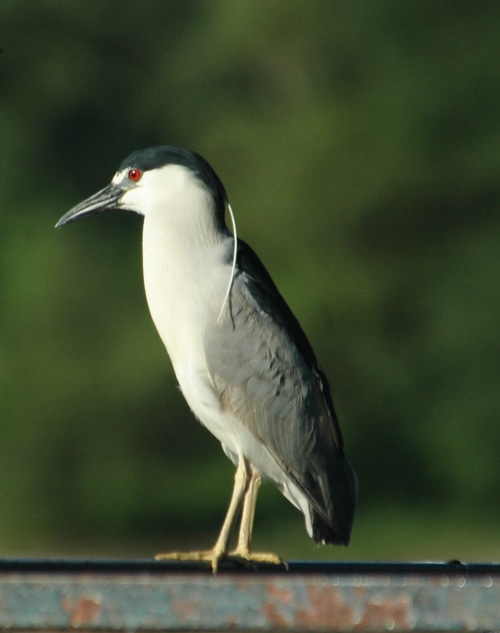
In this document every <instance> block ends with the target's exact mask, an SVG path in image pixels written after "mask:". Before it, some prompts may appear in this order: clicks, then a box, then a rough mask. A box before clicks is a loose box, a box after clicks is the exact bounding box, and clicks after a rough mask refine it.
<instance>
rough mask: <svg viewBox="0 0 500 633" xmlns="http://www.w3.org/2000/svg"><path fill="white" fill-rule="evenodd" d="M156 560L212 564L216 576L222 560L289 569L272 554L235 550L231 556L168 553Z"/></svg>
mask: <svg viewBox="0 0 500 633" xmlns="http://www.w3.org/2000/svg"><path fill="white" fill-rule="evenodd" d="M155 560H186V561H199V562H203V563H210V566H211V567H212V571H213V572H214V574H216V573H217V570H218V568H219V563H220V562H221V561H222V560H225V561H229V562H232V563H236V564H237V565H244V566H246V567H252V563H270V564H272V565H284V566H285V567H286V569H288V564H287V562H286V561H285V560H283V559H282V558H280V557H279V556H277V555H276V554H273V553H271V552H250V551H248V550H239V549H235V550H234V551H233V552H231V553H230V554H225V553H224V552H220V551H219V550H215V549H208V550H199V551H195V552H168V553H165V554H163V553H162V554H156V556H155Z"/></svg>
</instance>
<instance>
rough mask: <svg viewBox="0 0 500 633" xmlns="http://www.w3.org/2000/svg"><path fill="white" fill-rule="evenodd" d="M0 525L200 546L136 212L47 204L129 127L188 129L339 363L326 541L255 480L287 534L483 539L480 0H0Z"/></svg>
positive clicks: (497, 297) (494, 471)
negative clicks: (347, 508) (146, 286)
mask: <svg viewBox="0 0 500 633" xmlns="http://www.w3.org/2000/svg"><path fill="white" fill-rule="evenodd" d="M0 46H1V47H2V48H3V49H4V52H3V53H2V54H1V55H0V160H1V169H0V218H1V231H0V416H1V418H0V424H1V438H2V439H1V442H0V480H1V481H2V486H1V487H0V507H1V508H2V521H1V524H0V547H1V552H2V553H3V554H5V555H7V554H9V555H36V554H39V555H45V554H59V555H64V554H73V555H119V556H136V555H137V556H144V557H147V556H150V555H151V554H153V553H154V552H155V551H158V550H165V549H171V548H173V547H195V546H199V545H204V546H208V545H210V544H211V541H212V540H213V539H214V538H215V535H216V533H217V530H218V527H219V524H220V521H221V519H222V516H223V514H224V511H225V507H226V503H227V501H228V498H229V491H230V487H231V485H232V472H233V469H232V466H231V464H230V463H229V461H228V460H227V459H226V458H225V457H224V455H223V454H222V452H221V450H220V447H219V446H218V444H217V442H216V441H215V440H214V439H213V438H211V437H210V436H209V435H208V433H207V432H206V431H205V430H204V429H203V428H202V427H201V426H200V425H198V424H197V423H196V422H195V421H194V419H193V418H192V416H191V414H190V413H189V411H188V409H187V406H186V405H185V403H184V401H183V399H182V396H181V394H180V393H179V392H178V390H177V389H176V386H175V385H176V383H175V378H174V376H173V374H172V371H171V368H170V364H169V361H168V359H167V357H166V355H165V353H164V350H163V348H162V345H161V343H160V341H159V338H158V336H157V334H156V332H155V331H154V328H153V325H152V323H151V322H150V319H149V315H148V312H147V307H146V304H145V300H144V296H143V288H142V278H141V274H142V273H141V254H140V231H141V221H140V218H139V217H135V216H132V215H127V216H122V217H119V215H118V214H108V215H107V216H105V215H103V216H99V217H94V218H92V219H89V220H87V221H85V222H82V223H78V224H75V225H71V226H70V227H67V228H66V229H64V230H63V231H61V232H56V231H55V230H54V229H53V226H54V223H55V222H56V220H57V219H58V218H59V217H60V216H61V215H62V214H63V213H64V212H65V211H66V210H67V209H69V208H70V207H71V206H72V205H73V204H75V203H76V202H78V201H79V200H81V199H83V198H84V197H86V196H88V195H89V194H90V193H93V192H94V191H95V190H97V189H98V188H100V187H102V186H104V185H105V184H106V183H107V182H108V181H109V179H110V178H111V176H112V175H113V172H114V171H115V169H116V168H117V166H118V165H119V163H120V162H121V160H122V159H123V158H124V157H125V156H126V155H127V154H129V153H130V152H131V151H133V150H135V149H138V148H140V147H147V146H149V145H156V144H164V143H168V144H179V145H184V146H187V147H191V148H193V149H196V150H197V151H199V152H200V153H202V154H203V155H205V156H206V157H207V158H208V159H209V161H210V162H211V163H212V164H213V166H214V167H215V169H216V170H217V171H218V173H219V174H220V176H221V177H222V179H223V181H224V182H225V184H226V188H227V190H228V192H229V195H230V199H231V202H232V206H233V208H234V209H235V212H236V215H237V220H238V226H239V234H240V235H241V236H242V237H244V239H246V240H247V241H249V242H250V243H251V244H252V245H253V246H254V248H255V249H256V250H257V252H258V253H259V254H260V256H261V257H262V259H263V260H264V262H265V263H266V266H267V267H268V268H269V270H270V271H271V273H272V275H273V276H274V278H275V280H276V281H277V283H278V285H279V286H280V288H281V290H282V292H283V294H284V295H285V297H286V298H287V300H288V301H289V303H290V304H291V306H292V308H293V309H294V311H295V312H296V314H297V316H298V317H299V319H300V320H301V322H302V324H303V326H304V329H305V330H306V332H307V333H308V335H309V337H310V339H311V342H312V343H313V346H314V347H315V349H316V351H317V354H318V357H319V359H320V361H321V363H322V364H323V366H324V368H325V370H326V372H327V374H328V375H329V377H330V381H331V383H332V385H333V387H334V395H335V400H336V404H337V408H338V411H339V414H340V416H341V421H342V425H343V430H344V435H345V439H346V443H347V447H348V452H349V455H350V457H351V460H352V461H353V463H354V464H355V466H356V469H357V471H358V475H359V479H360V485H361V488H360V499H359V513H358V517H357V523H356V525H355V529H354V533H353V539H352V544H351V546H350V548H349V549H347V550H345V549H335V548H321V549H317V548H315V547H314V546H313V544H312V541H310V540H309V539H308V537H307V535H306V533H305V531H304V528H303V522H302V518H301V516H300V515H299V514H298V513H297V511H296V510H294V509H293V508H292V507H291V506H290V505H289V504H288V503H287V502H286V501H285V500H284V499H282V497H281V496H280V495H279V493H278V492H277V491H276V490H274V488H273V487H272V486H264V488H263V491H262V494H261V498H260V503H259V506H258V514H257V525H256V531H255V543H256V546H260V547H264V548H266V549H270V548H276V549H278V550H279V552H280V553H281V554H282V555H284V556H286V557H290V558H317V557H321V558H343V559H363V558H364V559H390V558H392V559H397V558H404V559H410V558H425V559H429V558H436V559H440V560H447V559H450V558H460V559H464V560H474V559H475V560H491V559H495V558H496V559H497V560H498V558H500V530H499V519H500V509H499V490H500V468H499V465H498V463H499V459H498V456H499V454H500V431H499V425H498V409H499V374H500V371H499V369H500V368H499V358H500V356H499V352H500V349H499V334H498V315H499V312H500V293H499V291H498V288H499V270H500V249H499V245H498V240H499V207H500V196H499V193H500V185H499V167H500V124H499V121H500V117H499V113H500V4H499V3H496V2H488V1H484V2H483V1H478V2H467V1H463V0H453V1H451V0H439V1H438V2H436V1H435V0H433V1H432V2H431V1H428V0H419V1H417V0H409V1H407V2H404V3H402V2H399V1H398V0H378V1H377V2H372V1H371V0H357V1H356V2H349V1H347V0H307V2H306V1H305V0H292V1H291V0H267V1H266V2H264V1H262V0H239V1H238V2H231V1H229V0H182V1H181V0H163V1H162V2H157V1H153V0H142V2H140V3H136V2H123V1H122V0H99V1H97V0H90V1H88V2H63V1H62V0H40V1H39V2H36V3H33V2H20V1H19V0H2V2H1V3H0Z"/></svg>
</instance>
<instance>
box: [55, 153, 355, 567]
mask: <svg viewBox="0 0 500 633" xmlns="http://www.w3.org/2000/svg"><path fill="white" fill-rule="evenodd" d="M106 209H118V210H123V211H133V212H135V213H139V214H141V215H143V216H144V230H143V265H144V285H145V288H146V297H147V301H148V305H149V309H150V312H151V316H152V318H153V321H154V323H155V325H156V328H157V330H158V333H159V335H160V337H161V339H162V341H163V343H164V344H165V347H166V348H167V352H168V354H169V356H170V358H171V360H172V364H173V367H174V370H175V374H176V376H177V380H178V381H179V384H180V387H181V389H182V393H183V394H184V397H185V398H186V400H187V402H188V404H189V406H190V407H191V409H192V410H193V412H194V414H195V415H196V417H197V418H198V419H199V420H200V421H201V422H202V424H204V425H205V426H206V427H207V429H208V430H209V431H210V432H211V433H212V434H213V435H215V437H216V438H217V439H218V440H219V441H220V442H221V444H222V448H223V449H224V452H225V453H226V455H227V456H228V457H229V458H230V459H231V460H232V461H233V462H234V464H235V465H236V466H237V468H236V475H235V482H234V489H233V493H232V497H231V502H230V504H229V508H228V511H227V514H226V517H225V520H224V523H223V525H222V529H221V532H220V534H219V537H218V539H217V542H216V543H215V545H214V547H213V549H211V550H208V551H199V552H186V553H178V552H174V553H171V554H159V555H158V557H157V558H160V559H170V560H172V559H174V560H204V561H208V562H210V564H211V565H212V569H213V570H214V571H215V570H216V569H217V566H218V563H219V561H220V560H222V559H228V558H230V559H234V560H239V561H246V562H259V561H261V562H262V561H264V562H271V563H279V562H280V558H279V557H278V556H276V555H275V554H270V553H256V552H252V551H251V536H252V526H253V518H254V512H255V504H256V499H257V492H258V489H259V485H260V481H261V476H264V477H266V478H268V479H270V480H271V481H272V482H274V483H275V484H276V486H277V487H278V488H279V489H280V490H281V492H282V493H283V494H284V496H285V497H286V498H287V499H288V500H289V501H290V502H291V503H292V504H293V505H294V506H296V507H297V508H298V509H299V510H301V512H302V513H303V515H304V517H305V523H306V529H307V532H308V534H309V535H310V536H311V537H312V538H313V539H314V540H315V541H316V542H317V543H335V544H338V545H347V544H348V543H349V538H350V534H351V528H352V523H353V518H354V511H355V506H356V491H357V483H356V475H355V473H354V470H353V469H352V467H351V464H350V463H349V460H348V459H347V457H346V455H345V453H344V446H343V441H342V435H341V431H340V427H339V423H338V420H337V416H336V414H335V409H334V406H333V401H332V396H331V392H330V387H329V385H328V381H327V379H326V376H325V374H324V373H323V371H322V369H321V367H320V366H319V364H318V362H317V360H316V357H315V355H314V352H313V350H312V348H311V345H310V344H309V341H308V340H307V338H306V335H305V334H304V332H303V331H302V328H301V327H300V325H299V323H298V321H297V319H296V318H295V317H294V315H293V314H292V312H291V310H290V308H289V307H288V305H287V304H286V303H285V301H284V299H283V298H282V296H281V295H280V293H279V292H278V289H277V288H276V286H275V285H274V282H273V281H272V279H271V277H270V276H269V273H268V272H267V270H266V269H265V268H264V266H263V264H262V263H261V262H260V260H259V258H258V257H257V255H256V254H255V253H254V252H253V250H252V249H251V248H250V247H249V246H248V245H247V244H245V242H243V241H241V240H239V239H237V237H236V227H235V224H234V216H233V214H232V211H231V207H230V206H229V204H228V199H227V195H226V191H225V189H224V186H223V184H222V182H221V181H220V179H219V178H218V176H217V175H216V173H215V172H214V170H213V169H212V168H211V167H210V165H209V164H208V163H207V162H206V160H205V159H204V158H202V157H201V156H199V155H198V154H195V153H194V152H191V151H189V150H186V149H181V148H178V147H170V146H161V147H153V148H149V149H144V150H140V151H137V152H134V153H133V154H131V155H130V156H129V157H128V158H126V159H125V160H124V161H123V162H122V164H121V165H120V167H119V169H118V171H117V172H116V174H115V176H114V177H113V180H112V181H111V183H110V184H109V185H108V186H107V187H104V189H101V191H99V192H97V193H96V194H95V195H93V196H91V197H90V198H88V199H87V200H84V201H83V202H81V203H80V204H78V205H77V206H75V207H74V208H73V209H71V210H70V211H68V213H66V214H65V215H64V216H63V217H62V218H61V219H60V220H59V222H58V223H57V225H56V226H57V227H60V226H62V225H63V224H67V223H68V222H71V221H73V220H76V219H78V218H81V217H83V216H85V215H90V214H92V213H98V212H101V211H105V210H106ZM227 210H228V211H229V213H230V215H231V220H232V226H233V233H234V235H233V234H232V233H231V232H230V231H229V230H228V229H227V227H226V223H225V219H224V218H225V213H226V211H227ZM240 510H241V523H240V530H239V536H238V541H237V545H236V549H235V550H234V551H232V552H229V537H230V532H231V528H232V527H233V525H234V524H235V522H236V519H237V517H238V514H239V512H240Z"/></svg>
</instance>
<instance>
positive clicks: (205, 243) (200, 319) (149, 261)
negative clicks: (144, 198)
mask: <svg viewBox="0 0 500 633" xmlns="http://www.w3.org/2000/svg"><path fill="white" fill-rule="evenodd" d="M206 215H207V214H206V211H205V213H202V212H201V211H200V212H197V210H196V209H193V208H190V209H177V210H175V212H173V213H172V214H170V215H169V217H166V216H154V215H153V216H146V217H145V219H144V229H143V268H144V286H145V289H146V297H147V301H148V306H149V310H150V312H151V316H152V319H153V321H154V323H155V325H156V328H157V330H158V333H159V335H160V337H161V339H162V341H163V343H164V344H165V346H166V348H167V351H168V353H169V355H170V357H171V359H172V362H173V364H174V368H176V371H177V367H176V364H177V363H180V362H184V361H183V360H182V361H181V359H186V358H187V357H189V354H186V351H187V350H189V349H192V350H194V351H193V353H195V351H196V350H199V349H201V348H202V345H201V342H200V341H201V338H200V337H202V336H203V325H204V324H205V325H207V324H210V323H214V322H215V321H216V320H217V317H218V314H219V311H220V309H221V307H222V303H223V301H224V296H225V292H226V289H227V286H228V284H229V278H230V274H231V269H230V266H228V264H227V262H228V261H229V259H230V253H231V251H232V245H233V241H232V236H230V234H223V233H221V232H220V230H219V231H217V230H216V227H215V226H213V224H212V225H210V222H209V221H210V219H211V218H208V219H207V217H206ZM195 338H196V339H197V340H195ZM196 353H197V352H196Z"/></svg>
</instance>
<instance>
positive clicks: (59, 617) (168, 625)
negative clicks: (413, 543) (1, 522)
mask: <svg viewBox="0 0 500 633" xmlns="http://www.w3.org/2000/svg"><path fill="white" fill-rule="evenodd" d="M0 626H1V627H2V628H4V629H5V628H10V629H22V630H24V631H27V630H51V631H53V630H54V629H59V630H64V629H66V630H68V629H75V628H81V629H85V630H87V631H88V630H100V631H103V630H109V631H134V630H141V631H159V630H164V631H172V630H175V631H189V630H211V631H213V630H217V631H226V630H231V631H238V630H254V631H255V630H258V631H316V630H338V631H383V630H390V631H451V630H454V631H459V630H468V631H479V630H481V631H500V564H463V563H459V562H451V563H321V562H311V563H308V562H290V563H289V568H288V570H286V569H284V568H276V567H274V566H267V565H259V566H258V568H257V569H241V568H237V567H235V566H233V565H231V564H222V565H221V567H220V570H219V572H218V573H217V574H216V575H213V574H212V573H211V571H210V570H208V569H207V568H206V567H205V566H203V565H200V564H198V563H193V564H191V563H172V562H156V561H145V560H23V559H21V560H14V559H7V560H1V561H0Z"/></svg>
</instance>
